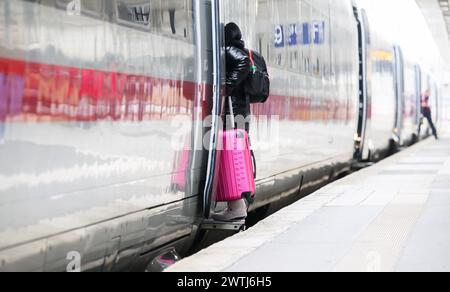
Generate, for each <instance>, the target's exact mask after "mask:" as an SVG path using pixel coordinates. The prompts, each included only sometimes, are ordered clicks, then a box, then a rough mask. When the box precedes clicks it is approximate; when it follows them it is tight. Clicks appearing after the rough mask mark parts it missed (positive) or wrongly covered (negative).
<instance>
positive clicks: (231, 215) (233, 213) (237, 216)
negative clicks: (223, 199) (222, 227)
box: [212, 200, 247, 222]
mask: <svg viewBox="0 0 450 292" xmlns="http://www.w3.org/2000/svg"><path fill="white" fill-rule="evenodd" d="M212 218H213V219H214V220H216V221H222V222H232V221H240V220H244V219H245V218H247V205H246V204H245V201H244V200H239V201H233V202H229V203H228V209H227V210H225V211H224V212H221V213H217V214H214V215H213V216H212Z"/></svg>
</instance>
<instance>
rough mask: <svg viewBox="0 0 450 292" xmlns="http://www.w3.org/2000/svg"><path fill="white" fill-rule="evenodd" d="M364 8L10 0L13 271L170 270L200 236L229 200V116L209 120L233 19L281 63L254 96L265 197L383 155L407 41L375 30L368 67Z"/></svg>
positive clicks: (1, 257)
mask: <svg viewBox="0 0 450 292" xmlns="http://www.w3.org/2000/svg"><path fill="white" fill-rule="evenodd" d="M356 12H357V11H356ZM354 13H355V11H354V10H353V6H352V2H351V1H329V0H319V1H300V0H248V1H241V2H240V5H236V1H235V0H221V1H217V0H214V1H209V0H184V1H183V0H169V1H159V0H146V1H143V0H114V1H106V0H95V1H92V0H89V1H87V0H86V1H85V0H82V1H69V0H43V1H18V0H5V1H2V3H1V4H0V21H1V22H2V23H4V24H5V25H4V26H2V28H0V78H1V81H2V82H0V84H1V86H2V88H1V90H0V92H1V93H2V95H1V99H0V160H1V161H2V163H1V165H0V182H1V183H0V208H1V212H0V270H5V271H6V270H36V271H40V270H44V271H54V270H66V269H67V267H69V268H74V269H77V267H78V266H77V260H79V263H80V264H81V266H80V269H81V270H82V271H87V270H94V271H110V270H142V269H143V268H144V267H146V266H147V264H148V263H149V262H151V266H152V267H156V268H158V267H164V266H165V265H168V264H170V263H171V260H173V257H174V253H173V251H175V250H176V251H177V252H179V253H181V254H183V253H184V252H186V250H187V249H188V248H189V247H190V246H191V245H192V244H194V243H195V239H196V236H197V234H198V227H199V223H200V222H201V219H202V214H204V213H208V211H209V208H208V207H209V206H212V207H213V206H215V204H214V195H213V194H214V178H215V176H214V173H215V172H214V170H215V169H216V168H215V166H216V165H215V162H217V160H216V156H215V152H214V151H212V152H208V151H206V150H205V149H204V148H203V147H202V144H207V145H214V143H215V142H216V140H215V139H214V135H212V136H211V137H212V138H211V139H209V137H210V136H209V135H208V133H209V132H210V130H212V132H213V133H215V131H217V129H218V126H217V123H216V124H215V122H217V119H215V118H213V119H211V120H209V121H210V122H213V123H212V128H210V127H208V125H207V127H203V126H202V121H203V119H204V118H205V117H207V116H209V115H210V114H212V113H219V112H220V111H221V110H222V109H221V108H220V105H221V104H222V102H221V99H222V101H223V98H222V96H221V94H220V92H219V91H218V90H217V89H218V88H221V87H222V85H223V84H222V82H223V80H222V79H221V76H223V75H221V74H220V72H223V70H224V68H223V47H222V46H221V43H219V40H220V39H221V37H220V25H219V22H222V23H226V22H229V21H235V22H236V23H238V24H239V25H240V26H241V27H242V29H243V34H244V38H245V40H246V42H247V44H248V47H250V48H252V49H256V50H259V51H260V52H262V54H263V55H264V56H265V57H266V58H267V61H268V64H269V67H270V73H271V76H272V96H271V98H270V100H269V102H268V103H266V104H263V105H255V106H253V109H252V110H253V113H254V115H255V116H254V120H253V121H252V126H251V136H252V143H253V145H254V147H255V150H256V154H257V164H258V178H257V185H258V191H257V201H256V202H255V203H254V204H253V205H252V206H251V210H255V209H257V208H260V207H263V206H266V205H268V204H270V203H272V202H275V201H278V200H281V199H286V198H291V197H298V196H301V195H303V194H305V193H306V192H308V191H309V190H310V189H312V188H314V187H317V186H319V185H321V184H323V183H325V182H326V181H328V180H329V179H330V178H332V177H333V176H336V175H338V174H339V173H340V172H343V171H346V170H347V169H349V168H350V166H351V164H352V162H353V161H354V159H353V158H354V157H357V158H359V159H364V158H367V159H368V158H373V157H376V156H381V154H379V153H383V152H385V150H386V149H387V147H388V146H389V143H390V142H389V141H390V140H391V139H392V137H393V134H394V126H395V120H396V116H395V113H396V99H395V88H394V68H393V62H394V57H393V56H394V53H395V52H394V50H393V47H392V46H390V45H389V44H387V43H385V42H384V41H383V40H382V38H380V37H379V36H377V37H375V36H372V30H371V29H373V28H370V29H368V28H366V30H364V31H367V34H366V35H365V40H367V42H368V43H367V44H366V45H365V46H364V47H365V48H366V49H367V50H366V52H365V58H366V59H365V60H366V62H363V63H364V64H365V66H359V56H358V45H359V46H360V47H361V45H362V44H363V43H364V42H358V40H359V37H362V34H361V30H360V33H359V34H358V25H357V19H360V16H359V12H358V13H357V14H356V16H357V18H355V14H354ZM211 24H213V25H211ZM366 25H367V23H366ZM359 28H361V26H360V27H359ZM364 31H362V32H364ZM274 37H275V39H274ZM220 51H222V54H220ZM364 68H366V69H364ZM365 70H367V71H365ZM363 73H364V74H363ZM362 74H363V75H364V76H366V78H367V81H366V83H364V82H362V83H360V82H359V77H360V76H359V75H362ZM405 83H406V82H405ZM363 84H365V89H366V91H364V95H363V94H359V88H360V86H362V85H363ZM378 87H382V89H383V91H381V90H380V88H378ZM360 104H361V106H360ZM359 108H361V110H360V111H358V109H359ZM364 117H367V119H368V120H369V123H366V122H365V119H364ZM355 132H356V135H355ZM274 137H276V138H277V139H275V138H274ZM355 137H356V139H355ZM355 146H356V150H357V151H355ZM358 147H359V148H358ZM361 149H363V150H362V151H361ZM358 151H359V152H358ZM356 153H366V154H367V157H364V155H361V156H359V155H355V154H356ZM206 209H208V210H206ZM77 256H78V257H77Z"/></svg>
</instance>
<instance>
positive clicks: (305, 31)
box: [300, 1, 312, 74]
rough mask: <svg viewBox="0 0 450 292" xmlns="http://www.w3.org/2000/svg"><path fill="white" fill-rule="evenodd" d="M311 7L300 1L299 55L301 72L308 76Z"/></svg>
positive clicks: (309, 69)
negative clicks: (300, 57) (301, 66)
mask: <svg viewBox="0 0 450 292" xmlns="http://www.w3.org/2000/svg"><path fill="white" fill-rule="evenodd" d="M311 16H312V7H311V5H310V4H309V3H307V2H305V1H302V5H301V18H300V19H301V22H302V23H301V55H302V64H303V70H302V72H303V73H305V74H310V72H311V18H312V17H311Z"/></svg>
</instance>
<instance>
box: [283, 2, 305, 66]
mask: <svg viewBox="0 0 450 292" xmlns="http://www.w3.org/2000/svg"><path fill="white" fill-rule="evenodd" d="M287 5H288V7H287V19H286V21H287V23H288V36H287V50H288V58H289V64H288V66H289V69H291V70H293V71H297V70H298V68H299V62H300V61H299V55H300V52H299V45H300V36H301V34H300V25H299V24H298V20H299V19H300V16H301V12H300V1H298V0H289V1H288V4H287Z"/></svg>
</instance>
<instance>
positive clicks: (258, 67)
mask: <svg viewBox="0 0 450 292" xmlns="http://www.w3.org/2000/svg"><path fill="white" fill-rule="evenodd" d="M248 55H249V58H250V61H251V62H252V67H251V68H252V71H251V72H250V74H249V76H248V78H247V82H246V85H245V92H246V93H247V94H248V96H249V97H250V102H251V103H265V102H266V101H267V99H268V98H269V94H270V79H269V73H268V72H267V65H266V61H265V60H264V57H263V56H261V55H260V54H259V53H257V52H253V51H251V50H249V51H248Z"/></svg>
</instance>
